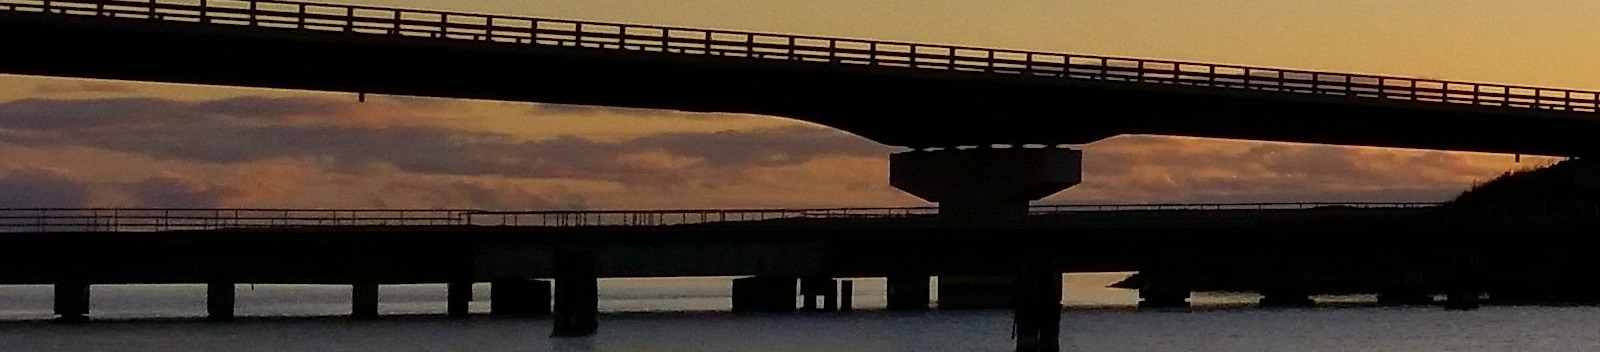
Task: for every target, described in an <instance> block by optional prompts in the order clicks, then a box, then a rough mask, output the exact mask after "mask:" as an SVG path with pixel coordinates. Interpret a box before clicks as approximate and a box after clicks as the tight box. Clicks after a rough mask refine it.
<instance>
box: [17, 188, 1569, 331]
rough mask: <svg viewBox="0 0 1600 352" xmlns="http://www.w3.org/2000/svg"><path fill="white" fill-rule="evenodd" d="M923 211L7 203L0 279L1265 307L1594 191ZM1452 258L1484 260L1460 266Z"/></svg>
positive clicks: (1555, 213)
mask: <svg viewBox="0 0 1600 352" xmlns="http://www.w3.org/2000/svg"><path fill="white" fill-rule="evenodd" d="M1528 209H1539V211H1536V212H1531V213H1530V212H1526V211H1522V210H1528ZM938 211H939V209H938V208H931V207H909V208H860V209H687V210H657V211H531V212H522V211H482V210H438V209H418V210H394V209H6V210H0V232H4V233H0V267H5V268H12V269H9V270H0V285H55V287H56V288H57V291H56V292H57V295H56V299H57V305H56V311H57V312H58V313H59V314H60V315H61V316H62V317H63V319H66V320H83V319H87V317H88V316H89V314H90V311H89V308H88V307H89V306H90V305H89V302H90V296H91V295H90V287H91V286H94V285H128V284H205V285H207V286H208V288H209V289H208V290H209V293H208V295H207V297H208V298H207V302H208V303H207V311H208V313H209V314H210V316H211V318H212V319H216V320H227V319H230V318H231V317H233V309H234V306H233V302H234V289H235V287H236V286H235V285H236V284H243V283H269V284H270V283H280V284H320V285H349V286H350V287H352V288H353V290H352V301H351V305H352V306H351V307H352V308H351V312H352V314H353V316H355V317H358V318H372V317H376V316H377V309H376V307H377V304H378V302H379V300H380V297H379V295H378V287H379V286H380V285H395V284H419V283H432V284H440V283H442V284H448V286H449V287H450V292H451V293H450V295H449V299H448V300H447V302H444V304H445V305H446V306H448V307H450V308H449V311H450V314H451V315H452V316H455V317H465V316H467V315H468V311H467V310H466V307H467V302H468V300H470V297H472V294H471V290H472V287H473V286H472V284H473V283H480V282H488V283H490V284H491V287H492V290H493V291H492V294H493V295H492V296H493V298H492V300H491V305H492V307H491V314H492V315H495V316H547V315H549V314H552V313H555V314H558V315H560V316H565V317H569V318H573V319H576V321H577V322H578V323H581V324H580V325H582V324H588V325H587V326H588V327H589V328H591V329H592V328H593V324H595V319H596V318H595V315H594V309H595V307H596V306H595V303H594V302H595V301H594V300H595V299H596V298H595V296H594V295H595V292H594V291H592V290H593V286H592V284H593V282H595V281H594V280H597V279H600V278H635V277H688V276H738V277H742V278H740V279H737V280H736V281H735V285H734V291H733V292H732V295H733V297H734V306H733V308H734V310H735V311H766V312H787V311H794V310H796V309H797V307H796V301H795V299H794V297H796V296H797V295H801V296H804V297H806V301H805V302H810V303H806V304H805V308H802V309H828V308H829V307H832V308H833V309H849V308H850V306H851V303H850V302H849V301H848V300H844V299H842V298H843V297H849V296H850V294H851V290H852V287H853V286H852V285H851V284H850V283H851V282H852V278H863V277H887V278H889V300H888V301H889V302H890V303H889V304H890V306H889V308H890V309H895V310H916V309H929V307H930V306H932V305H933V303H934V302H931V301H930V299H929V293H930V292H932V291H933V290H937V292H938V295H939V297H940V298H939V301H938V302H937V307H938V308H939V309H964V308H1003V307H1011V306H1013V305H1015V304H1016V303H1017V301H1016V298H1014V297H1012V296H1011V294H1012V292H1014V289H1013V288H1012V287H1011V283H1012V280H1013V279H1014V278H1015V275H1018V274H1017V273H1016V272H1015V271H1013V269H1012V268H1013V266H1014V265H1018V264H1026V263H1027V262H1026V261H1021V260H1019V259H1018V258H1016V257H1017V253H1019V251H1018V250H1017V248H1016V245H1017V244H1019V243H1020V244H1026V245H1028V246H1029V247H1030V248H1034V249H1035V250H1037V251H1041V252H1043V253H1045V255H1046V256H1047V257H1049V258H1050V259H1052V260H1050V261H1049V265H1052V266H1053V267H1054V268H1053V269H1051V270H1050V272H1054V273H1057V274H1059V273H1062V272H1126V271H1137V272H1139V273H1140V274H1139V275H1140V278H1141V280H1140V281H1139V283H1138V284H1137V285H1138V286H1136V287H1137V288H1139V292H1140V297H1141V306H1142V307H1146V308H1150V309H1170V308H1182V307H1187V306H1188V304H1189V303H1188V298H1189V296H1190V292H1192V291H1194V290H1199V289H1202V288H1204V287H1216V288H1223V289H1228V290H1243V291H1256V292H1260V293H1261V294H1262V295H1263V299H1262V301H1261V304H1262V305H1263V306H1268V307H1285V306H1306V305H1311V304H1315V302H1313V301H1312V300H1311V298H1310V297H1311V296H1312V295H1313V294H1317V293H1377V294H1379V295H1380V299H1381V303H1384V304H1419V303H1421V304H1426V303H1431V302H1433V300H1432V298H1431V296H1432V295H1433V294H1438V293H1450V294H1452V295H1453V296H1452V297H1454V298H1452V301H1451V302H1457V303H1460V302H1466V303H1471V302H1472V301H1471V299H1470V298H1469V297H1476V294H1477V293H1480V292H1487V293H1489V294H1490V297H1491V298H1494V299H1510V300H1514V299H1516V298H1518V297H1536V296H1537V295H1539V294H1549V293H1550V292H1558V291H1559V288H1561V287H1567V286H1563V285H1564V284H1563V283H1562V282H1561V281H1562V279H1561V278H1562V277H1586V275H1590V273H1588V272H1587V270H1588V269H1587V268H1592V267H1595V265H1597V264H1600V263H1595V262H1593V260H1592V258H1593V256H1592V255H1588V249H1587V247H1585V246H1555V247H1551V246H1548V243H1558V242H1559V241H1564V240H1566V239H1570V238H1574V236H1582V235H1583V234H1588V233H1590V232H1592V230H1591V229H1592V225H1593V224H1596V223H1600V204H1586V205H1581V206H1574V205H1570V204H1569V205H1554V206H1552V205H1537V206H1532V205H1508V206H1503V207H1501V206H1494V207H1473V208H1456V207H1453V206H1451V205H1440V204H1426V203H1260V204H1134V205H1043V206H1033V207H1031V208H1030V214H1032V215H1030V216H1028V217H1026V218H1023V219H1022V220H1021V222H1019V223H991V224H989V226H987V227H983V228H964V227H953V228H952V227H947V226H941V224H940V223H939V222H938V221H932V220H937V217H938ZM1463 256H1465V257H1468V258H1472V259H1471V261H1472V262H1474V263H1476V264H1475V265H1479V266H1482V267H1486V268H1490V269H1489V270H1477V271H1474V272H1470V273H1465V274H1462V273H1458V272H1459V271H1461V267H1462V266H1461V264H1459V263H1457V261H1458V259H1456V258H1460V257H1463ZM1530 272H1541V273H1550V274H1545V275H1529V274H1528V273H1530ZM930 276H938V277H939V281H938V282H939V284H938V285H937V286H936V287H935V286H934V285H931V284H930V282H929V280H928V279H929V277H930ZM549 278H555V281H554V282H553V283H552V282H551V281H548V280H547V279H549ZM797 281H798V282H800V283H801V284H800V285H799V289H798V291H797V289H796V285H795V283H796V282H797ZM1461 282H1466V283H1468V284H1465V285H1464V284H1461ZM552 287H553V288H554V290H555V292H556V293H555V295H554V297H552V295H551V294H550V292H551V289H552ZM1464 291H1465V292H1471V293H1470V294H1468V293H1463V292H1464ZM1057 297H1059V292H1057ZM1594 298H1600V297H1587V298H1585V299H1594ZM818 299H821V302H820V303H819V301H818ZM551 302H554V308H553V309H552V305H551ZM1464 304H1465V303H1464ZM1056 309H1059V308H1056ZM566 326H569V327H570V326H572V325H571V324H568V325H566Z"/></svg>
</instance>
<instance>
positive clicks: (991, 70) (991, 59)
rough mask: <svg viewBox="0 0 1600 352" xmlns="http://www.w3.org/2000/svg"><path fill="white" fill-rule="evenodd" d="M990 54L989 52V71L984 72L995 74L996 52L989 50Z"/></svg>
mask: <svg viewBox="0 0 1600 352" xmlns="http://www.w3.org/2000/svg"><path fill="white" fill-rule="evenodd" d="M988 52H989V68H988V71H984V72H987V73H994V50H988Z"/></svg>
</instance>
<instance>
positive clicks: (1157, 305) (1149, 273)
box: [1139, 268, 1193, 309]
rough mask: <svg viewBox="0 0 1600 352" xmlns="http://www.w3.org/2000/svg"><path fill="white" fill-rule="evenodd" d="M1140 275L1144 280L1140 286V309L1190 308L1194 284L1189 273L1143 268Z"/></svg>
mask: <svg viewBox="0 0 1600 352" xmlns="http://www.w3.org/2000/svg"><path fill="white" fill-rule="evenodd" d="M1139 275H1140V276H1141V277H1143V281H1144V282H1143V284H1142V285H1141V286H1140V287H1139V309H1189V307H1190V304H1189V295H1190V293H1191V292H1192V291H1193V289H1192V287H1193V284H1192V283H1191V282H1190V281H1191V280H1192V279H1191V278H1190V277H1189V275H1188V274H1187V273H1184V272H1182V271H1179V270H1174V269H1164V268H1163V269H1151V270H1143V271H1140V272H1139Z"/></svg>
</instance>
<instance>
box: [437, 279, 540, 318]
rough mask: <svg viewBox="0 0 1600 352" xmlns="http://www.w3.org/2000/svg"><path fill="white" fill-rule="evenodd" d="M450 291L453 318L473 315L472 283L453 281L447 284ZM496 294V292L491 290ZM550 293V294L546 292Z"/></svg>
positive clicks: (448, 305)
mask: <svg viewBox="0 0 1600 352" xmlns="http://www.w3.org/2000/svg"><path fill="white" fill-rule="evenodd" d="M446 290H448V291H449V293H448V294H447V295H448V297H446V298H445V306H446V308H445V309H446V311H448V314H449V315H450V317H451V318H466V317H468V316H471V315H472V283H471V282H452V283H449V284H448V285H447V286H446ZM490 294H494V292H492V291H491V292H490ZM546 295H548V294H546Z"/></svg>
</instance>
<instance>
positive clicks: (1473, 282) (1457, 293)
mask: <svg viewBox="0 0 1600 352" xmlns="http://www.w3.org/2000/svg"><path fill="white" fill-rule="evenodd" d="M1457 250H1458V252H1457V253H1455V254H1452V255H1451V257H1450V258H1449V259H1448V262H1447V264H1446V265H1447V267H1446V273H1445V280H1446V281H1445V302H1444V308H1445V309H1449V310H1472V309H1478V307H1479V306H1481V304H1482V302H1480V301H1479V296H1480V295H1481V294H1482V293H1483V285H1482V280H1483V279H1482V277H1483V276H1482V269H1481V268H1480V267H1479V263H1478V261H1477V258H1476V256H1474V255H1473V253H1471V250H1470V247H1465V246H1463V248H1460V249H1457Z"/></svg>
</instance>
